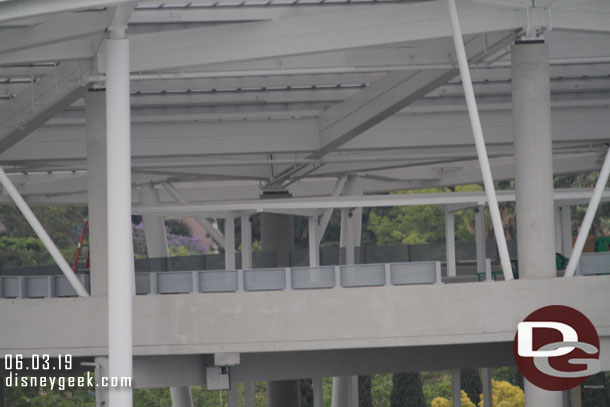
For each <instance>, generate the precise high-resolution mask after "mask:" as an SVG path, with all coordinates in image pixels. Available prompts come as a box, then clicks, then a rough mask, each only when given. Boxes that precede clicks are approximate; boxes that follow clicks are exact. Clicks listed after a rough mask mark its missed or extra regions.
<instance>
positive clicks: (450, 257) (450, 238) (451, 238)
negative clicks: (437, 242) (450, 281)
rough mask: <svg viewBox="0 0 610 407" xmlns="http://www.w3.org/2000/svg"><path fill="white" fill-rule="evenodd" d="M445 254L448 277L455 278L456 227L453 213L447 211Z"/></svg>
mask: <svg viewBox="0 0 610 407" xmlns="http://www.w3.org/2000/svg"><path fill="white" fill-rule="evenodd" d="M445 253H446V257H445V258H446V261H447V277H455V276H456V264H455V226H454V219H453V212H449V211H445Z"/></svg>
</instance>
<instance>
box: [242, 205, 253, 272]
mask: <svg viewBox="0 0 610 407" xmlns="http://www.w3.org/2000/svg"><path fill="white" fill-rule="evenodd" d="M241 268H242V269H251V268H252V223H250V215H242V216H241Z"/></svg>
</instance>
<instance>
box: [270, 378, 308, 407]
mask: <svg viewBox="0 0 610 407" xmlns="http://www.w3.org/2000/svg"><path fill="white" fill-rule="evenodd" d="M300 392H301V389H300V387H299V381H298V380H278V381H273V382H269V383H268V384H267V406H268V407H298V406H299V401H300Z"/></svg>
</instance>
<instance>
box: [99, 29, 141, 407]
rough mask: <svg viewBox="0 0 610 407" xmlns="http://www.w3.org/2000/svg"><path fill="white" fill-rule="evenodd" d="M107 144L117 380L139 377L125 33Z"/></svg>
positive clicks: (114, 393)
mask: <svg viewBox="0 0 610 407" xmlns="http://www.w3.org/2000/svg"><path fill="white" fill-rule="evenodd" d="M106 92H107V93H106V141H107V165H106V172H107V182H108V359H109V360H108V362H109V366H108V370H109V375H110V376H112V377H132V376H133V350H132V347H133V340H132V337H133V336H132V335H133V331H132V329H133V328H132V318H133V317H132V314H133V313H132V302H133V294H134V279H135V277H134V263H133V237H132V231H131V115H130V95H129V40H127V38H125V32H124V31H123V30H120V29H113V30H110V31H109V33H108V38H107V39H106ZM108 400H109V402H108V404H109V405H110V406H111V407H118V406H121V407H131V406H132V405H133V391H132V389H131V387H110V388H109V390H108Z"/></svg>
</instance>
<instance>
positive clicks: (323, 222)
mask: <svg viewBox="0 0 610 407" xmlns="http://www.w3.org/2000/svg"><path fill="white" fill-rule="evenodd" d="M346 181H347V177H346V176H345V175H344V176H341V177H339V178H338V179H337V183H336V184H335V186H334V188H333V192H332V193H331V194H330V196H339V194H341V192H343V186H344V185H345V182H346ZM333 211H334V209H332V208H330V209H327V210H325V211H324V213H323V214H322V218H321V219H320V226H319V228H318V245H319V244H320V242H321V241H322V238H323V237H324V233H326V228H327V227H328V222H330V218H331V216H332V215H333Z"/></svg>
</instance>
